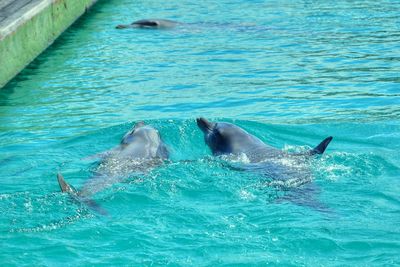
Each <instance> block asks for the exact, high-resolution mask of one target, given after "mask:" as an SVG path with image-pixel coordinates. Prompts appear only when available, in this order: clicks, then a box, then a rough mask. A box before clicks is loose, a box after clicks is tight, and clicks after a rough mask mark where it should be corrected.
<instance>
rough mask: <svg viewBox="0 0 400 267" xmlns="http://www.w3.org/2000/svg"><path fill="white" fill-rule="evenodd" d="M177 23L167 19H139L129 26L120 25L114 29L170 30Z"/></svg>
mask: <svg viewBox="0 0 400 267" xmlns="http://www.w3.org/2000/svg"><path fill="white" fill-rule="evenodd" d="M177 24H178V22H176V21H173V20H167V19H141V20H137V21H134V22H132V23H131V24H120V25H117V26H116V27H115V28H117V29H125V28H147V29H153V28H172V27H175V26H176V25H177Z"/></svg>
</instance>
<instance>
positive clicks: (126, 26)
mask: <svg viewBox="0 0 400 267" xmlns="http://www.w3.org/2000/svg"><path fill="white" fill-rule="evenodd" d="M128 27H129V25H123V24H119V25H117V26H115V28H116V29H125V28H128Z"/></svg>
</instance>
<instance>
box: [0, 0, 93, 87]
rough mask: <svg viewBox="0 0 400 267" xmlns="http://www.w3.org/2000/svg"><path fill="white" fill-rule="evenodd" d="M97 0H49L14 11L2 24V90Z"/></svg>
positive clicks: (0, 56)
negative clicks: (19, 11)
mask: <svg viewBox="0 0 400 267" xmlns="http://www.w3.org/2000/svg"><path fill="white" fill-rule="evenodd" d="M97 1H98V0H51V1H48V0H45V1H42V2H38V3H37V4H35V5H32V6H31V7H30V8H29V9H28V10H25V11H24V12H23V13H22V14H13V17H14V18H12V21H11V23H9V24H8V25H7V27H3V28H0V66H1V67H0V90H1V88H3V87H4V86H5V85H6V84H7V83H8V82H9V81H11V80H12V79H13V78H14V77H15V76H16V75H17V74H18V73H19V72H21V71H22V70H23V69H24V68H25V67H26V66H27V65H28V64H29V63H31V62H32V61H33V60H34V59H35V58H36V57H37V56H38V55H40V54H41V53H42V52H43V51H44V50H46V48H48V47H49V46H50V45H51V44H52V43H53V42H54V41H55V40H56V39H57V38H58V37H59V36H60V35H61V34H62V33H63V32H64V31H65V30H66V29H68V28H69V27H70V26H71V25H72V24H73V23H74V22H75V21H76V20H77V19H78V18H79V17H81V16H82V15H83V14H84V13H86V11H87V10H88V9H89V8H90V7H91V6H92V5H93V4H95V3H96V2H97ZM17 13H18V12H17Z"/></svg>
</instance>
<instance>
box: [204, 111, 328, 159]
mask: <svg viewBox="0 0 400 267" xmlns="http://www.w3.org/2000/svg"><path fill="white" fill-rule="evenodd" d="M197 125H198V126H199V128H200V129H201V130H202V131H203V133H204V139H205V142H206V144H207V145H208V146H209V147H210V149H211V151H212V153H213V154H214V155H216V156H219V155H224V154H225V155H227V154H232V155H241V154H242V155H246V156H247V158H248V159H249V161H250V163H257V162H261V161H265V160H267V159H268V158H279V157H283V156H291V155H292V156H307V155H308V156H312V155H316V154H322V153H324V151H325V149H326V147H327V146H328V145H329V143H330V141H331V140H332V136H329V137H327V138H325V139H324V140H323V141H322V142H321V143H320V144H319V145H318V146H316V147H315V148H314V149H311V150H310V151H307V152H305V153H295V154H289V153H287V152H284V151H282V150H280V149H276V148H274V147H272V146H269V145H267V144H265V143H264V142H263V141H261V140H260V139H258V138H257V137H255V136H254V135H251V134H249V133H248V132H246V131H245V130H243V129H242V128H240V127H238V126H236V125H234V124H232V123H228V122H217V123H211V122H209V121H207V120H206V119H205V118H198V119H197Z"/></svg>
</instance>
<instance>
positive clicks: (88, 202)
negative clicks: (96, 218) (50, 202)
mask: <svg viewBox="0 0 400 267" xmlns="http://www.w3.org/2000/svg"><path fill="white" fill-rule="evenodd" d="M57 180H58V184H59V185H60V188H61V192H64V193H68V195H69V196H70V197H71V199H72V200H73V201H75V202H76V203H79V204H84V205H85V206H86V207H88V208H89V209H91V210H94V211H96V212H97V213H99V214H101V215H108V212H107V211H106V210H105V209H103V208H102V207H101V206H100V205H99V204H97V203H96V202H95V201H94V200H93V199H89V198H86V197H82V196H79V192H78V191H77V190H76V189H75V188H74V187H73V186H71V185H69V184H68V183H67V182H66V181H65V179H64V177H63V176H62V174H61V173H58V174H57Z"/></svg>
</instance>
